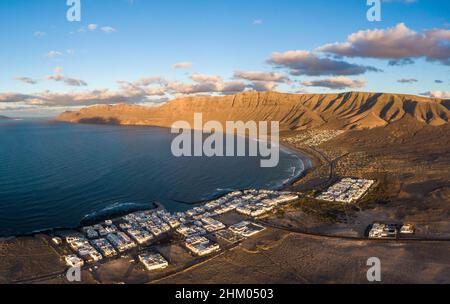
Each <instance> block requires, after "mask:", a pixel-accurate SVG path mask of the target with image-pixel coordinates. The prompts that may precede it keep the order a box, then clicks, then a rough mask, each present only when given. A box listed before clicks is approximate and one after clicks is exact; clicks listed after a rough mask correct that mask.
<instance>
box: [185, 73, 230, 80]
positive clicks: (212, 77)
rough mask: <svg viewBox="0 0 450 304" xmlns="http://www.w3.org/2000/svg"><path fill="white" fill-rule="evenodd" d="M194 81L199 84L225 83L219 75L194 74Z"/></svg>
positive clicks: (192, 76) (192, 77)
mask: <svg viewBox="0 0 450 304" xmlns="http://www.w3.org/2000/svg"><path fill="white" fill-rule="evenodd" d="M190 78H191V79H192V80H193V81H197V82H220V81H223V78H222V77H221V76H219V75H206V74H199V73H194V74H192V75H191V76H190Z"/></svg>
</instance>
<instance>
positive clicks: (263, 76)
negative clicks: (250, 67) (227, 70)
mask: <svg viewBox="0 0 450 304" xmlns="http://www.w3.org/2000/svg"><path fill="white" fill-rule="evenodd" d="M234 78H236V79H246V80H250V81H265V82H280V83H281V82H287V81H289V77H288V76H287V75H286V74H284V73H276V72H261V71H236V72H235V73H234Z"/></svg>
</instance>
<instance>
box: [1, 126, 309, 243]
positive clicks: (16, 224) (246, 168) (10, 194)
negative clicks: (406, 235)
mask: <svg viewBox="0 0 450 304" xmlns="http://www.w3.org/2000/svg"><path fill="white" fill-rule="evenodd" d="M174 137H175V135H173V134H171V133H170V130H169V129H163V128H154V127H123V126H100V125H74V124H66V123H61V122H55V121H48V120H43V119H26V120H21V121H10V120H8V121H0V236H13V235H22V234H31V233H34V232H38V231H45V230H50V229H57V228H75V227H78V226H79V225H80V223H81V222H82V221H83V220H86V219H93V218H96V217H105V216H113V215H114V214H118V213H123V212H132V211H135V210H143V209H148V208H152V207H153V206H154V203H155V202H158V203H160V204H162V205H163V206H164V207H165V208H166V209H167V210H169V211H171V212H175V211H183V210H187V209H189V208H191V207H192V203H194V202H199V201H203V200H208V199H212V198H214V197H217V196H219V195H221V194H225V193H227V192H230V191H233V190H241V189H249V188H261V189H262V188H264V189H278V188H280V187H282V186H283V184H285V183H288V182H290V181H291V180H293V179H295V178H296V177H298V176H299V175H301V173H302V172H303V171H304V169H305V164H304V161H303V160H302V158H301V157H299V156H298V155H297V154H296V153H293V152H292V151H289V150H287V149H282V151H281V155H280V163H279V165H278V166H277V167H275V168H261V167H260V158H255V157H228V158H227V157H224V158H222V157H213V158H207V157H200V158H198V157H195V158H191V157H182V158H176V157H174V156H172V153H171V143H172V140H173V138H174Z"/></svg>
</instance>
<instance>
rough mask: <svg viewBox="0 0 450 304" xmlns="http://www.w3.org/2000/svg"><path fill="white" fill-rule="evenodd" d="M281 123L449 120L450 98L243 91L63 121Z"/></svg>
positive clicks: (92, 112) (91, 112)
mask: <svg viewBox="0 0 450 304" xmlns="http://www.w3.org/2000/svg"><path fill="white" fill-rule="evenodd" d="M194 113H202V114H203V120H204V121H209V120H216V121H219V122H222V123H224V122H225V121H229V120H232V121H239V120H242V121H250V120H254V121H279V122H280V127H281V129H282V130H300V129H306V128H328V129H372V128H375V127H381V126H387V125H389V124H391V123H393V122H396V121H400V120H403V119H411V118H412V119H413V120H415V121H416V122H417V123H419V124H424V125H425V124H426V125H431V126H440V125H445V124H448V119H449V117H450V103H449V101H448V100H440V99H431V98H425V97H418V96H412V95H401V94H381V93H380V94H378V93H356V92H351V93H343V94H302V95H295V94H282V93H274V92H269V93H254V92H252V93H242V94H238V95H233V96H223V97H189V98H182V99H177V100H174V101H171V102H169V103H167V104H164V105H162V106H160V107H156V108H148V107H142V106H136V105H123V104H121V105H114V106H108V105H100V106H92V107H88V108H84V109H82V110H80V111H78V112H66V113H63V114H61V115H60V116H59V117H58V120H60V121H66V122H72V123H106V124H121V125H149V126H161V127H170V126H171V125H172V124H173V123H174V122H175V121H179V120H183V121H188V122H190V123H191V124H192V123H193V122H192V121H193V117H194Z"/></svg>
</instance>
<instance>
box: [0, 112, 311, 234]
mask: <svg viewBox="0 0 450 304" xmlns="http://www.w3.org/2000/svg"><path fill="white" fill-rule="evenodd" d="M52 121H55V122H59V123H67V122H61V121H58V120H52ZM69 124H73V123H69ZM121 126H124V127H143V126H137V125H119V126H118V127H121ZM144 127H152V128H153V127H155V128H160V129H165V130H167V129H169V130H170V128H166V127H159V126H144ZM238 136H239V135H238ZM245 137H246V138H248V137H247V136H245ZM281 139H282V138H281V137H280V142H279V146H280V150H282V151H284V152H283V153H288V154H290V155H295V157H297V158H298V160H299V161H301V163H302V166H303V169H302V170H301V172H299V173H298V174H296V172H295V171H296V170H298V168H299V166H296V167H295V171H294V172H293V175H292V176H290V177H289V178H288V179H287V180H286V181H281V179H280V180H275V181H273V182H274V183H275V182H280V183H282V184H281V185H279V186H274V187H271V189H272V190H276V191H288V190H289V189H290V188H291V187H292V186H293V185H295V184H296V183H298V182H299V181H301V180H302V179H303V178H304V177H305V176H307V174H309V173H310V172H311V171H312V170H313V169H314V168H315V166H316V165H317V160H316V159H315V157H314V156H312V155H311V154H310V153H308V151H306V150H303V149H299V148H297V147H294V146H292V145H289V144H287V143H285V142H282V141H281ZM235 190H241V191H243V190H248V189H233V190H231V189H229V190H224V191H223V192H222V193H220V194H217V195H215V196H213V195H212V194H211V195H205V197H208V198H207V199H204V200H199V201H196V202H181V201H180V202H179V203H182V204H186V205H192V206H195V205H201V204H204V203H207V202H209V201H212V200H215V199H219V198H221V197H223V196H226V195H227V194H228V193H230V192H233V191H235ZM152 204H153V207H152V208H142V209H136V210H126V211H125V210H116V211H112V212H111V213H109V214H105V215H100V216H99V217H94V218H90V219H84V218H83V219H81V220H80V222H79V224H78V225H77V226H74V227H54V228H44V229H39V230H35V231H31V232H27V233H19V234H14V235H5V236H0V241H5V240H11V239H17V238H22V237H24V238H26V237H33V236H36V235H41V234H46V235H53V234H55V233H58V232H62V231H74V230H79V229H81V228H82V227H83V226H86V225H90V224H95V223H98V222H101V221H102V220H106V219H109V218H117V217H120V216H123V215H125V214H128V213H130V212H137V211H145V210H155V209H158V208H164V206H161V205H160V204H159V203H157V202H153V203H152Z"/></svg>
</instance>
